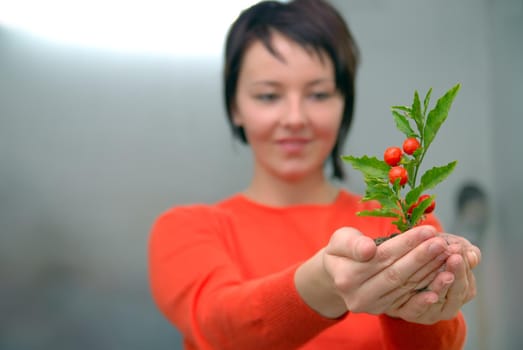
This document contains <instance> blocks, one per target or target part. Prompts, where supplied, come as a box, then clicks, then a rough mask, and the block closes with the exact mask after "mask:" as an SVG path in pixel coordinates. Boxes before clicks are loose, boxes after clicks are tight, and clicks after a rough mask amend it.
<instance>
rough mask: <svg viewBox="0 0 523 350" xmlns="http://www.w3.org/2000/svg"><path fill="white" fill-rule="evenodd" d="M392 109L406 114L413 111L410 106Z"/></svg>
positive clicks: (393, 107)
mask: <svg viewBox="0 0 523 350" xmlns="http://www.w3.org/2000/svg"><path fill="white" fill-rule="evenodd" d="M391 108H392V109H397V110H398V111H403V112H406V113H409V114H410V112H411V111H412V109H411V108H410V107H409V106H392V107H391Z"/></svg>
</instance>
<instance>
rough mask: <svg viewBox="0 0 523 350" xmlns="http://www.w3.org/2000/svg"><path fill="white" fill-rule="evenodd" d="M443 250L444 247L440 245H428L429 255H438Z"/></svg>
mask: <svg viewBox="0 0 523 350" xmlns="http://www.w3.org/2000/svg"><path fill="white" fill-rule="evenodd" d="M444 250H445V247H443V246H442V245H441V244H438V243H431V244H430V245H429V253H431V254H440V253H442V252H443V251H444Z"/></svg>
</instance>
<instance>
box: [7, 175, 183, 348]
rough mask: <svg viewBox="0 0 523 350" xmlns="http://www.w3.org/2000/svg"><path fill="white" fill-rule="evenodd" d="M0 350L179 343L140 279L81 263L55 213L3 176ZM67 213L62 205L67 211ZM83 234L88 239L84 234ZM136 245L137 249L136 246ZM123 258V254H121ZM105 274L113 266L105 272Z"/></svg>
mask: <svg viewBox="0 0 523 350" xmlns="http://www.w3.org/2000/svg"><path fill="white" fill-rule="evenodd" d="M1 175H2V182H1V187H0V222H1V223H2V233H1V235H0V281H2V283H1V284H0V349H2V350H20V349H32V350H44V349H45V350H47V349H53V350H69V349H75V350H83V349H85V350H92V349H107V350H112V349H136V350H142V349H173V348H176V345H177V344H180V339H179V338H178V335H177V333H176V332H175V331H173V329H172V328H171V327H170V326H169V325H167V324H166V322H165V320H164V319H163V318H162V317H161V316H160V315H159V314H158V313H157V311H156V309H155V308H154V306H153V305H152V302H151V299H150V296H149V290H148V286H147V281H146V276H145V275H142V276H139V277H138V278H134V279H127V278H124V277H121V276H119V273H118V272H117V271H116V273H114V272H115V271H112V274H107V273H106V272H107V271H96V270H93V269H90V268H89V267H90V266H93V265H96V264H93V263H88V262H87V261H85V259H86V257H87V256H89V254H86V252H85V249H88V248H86V247H83V246H82V244H81V241H79V240H75V238H74V237H75V236H76V234H70V233H71V230H77V231H82V230H83V228H81V227H76V228H74V227H68V226H67V225H66V224H64V223H65V222H66V220H64V221H60V220H61V215H59V213H57V212H53V211H52V209H51V208H53V207H56V206H55V205H50V204H51V203H49V202H47V201H45V200H43V198H41V197H39V196H38V193H39V191H38V189H37V188H35V187H34V186H32V185H31V182H29V181H27V182H25V181H24V179H23V177H22V176H20V175H17V177H10V178H9V177H7V176H6V171H5V168H4V171H2V172H1ZM65 205H67V204H65ZM83 234H89V233H88V232H85V230H84V232H83ZM139 244H141V242H139ZM122 254H125V252H122ZM107 268H108V269H109V270H111V269H112V267H111V266H107Z"/></svg>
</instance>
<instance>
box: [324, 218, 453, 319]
mask: <svg viewBox="0 0 523 350" xmlns="http://www.w3.org/2000/svg"><path fill="white" fill-rule="evenodd" d="M436 233H437V232H436V230H435V228H434V227H432V226H419V227H416V228H413V229H411V230H409V231H406V232H404V233H402V234H401V235H399V236H397V237H395V238H394V239H391V240H388V241H386V242H384V243H382V244H381V245H380V246H378V247H377V246H376V245H375V243H374V241H373V240H372V239H371V238H369V237H366V236H363V235H362V234H361V233H360V232H359V231H357V230H356V229H353V228H341V229H339V230H337V231H336V232H335V233H334V234H333V235H332V237H331V240H330V242H329V244H328V245H327V247H326V248H325V249H324V251H323V266H324V269H325V271H326V273H327V274H328V275H329V277H330V279H331V281H332V286H333V288H334V290H335V292H336V294H337V295H338V296H339V298H341V299H342V300H343V303H344V305H345V307H346V310H348V311H351V312H364V313H370V314H382V313H387V312H389V310H392V309H397V308H398V306H399V305H400V304H403V303H405V302H406V301H407V300H408V299H409V298H410V297H412V296H413V295H415V294H416V293H418V291H419V290H422V289H424V288H425V287H427V286H428V285H429V284H430V283H431V282H432V281H433V280H434V278H435V277H436V275H437V274H438V273H439V272H440V270H441V269H442V268H443V266H444V264H445V261H446V260H447V258H448V257H449V255H450V253H449V252H448V251H447V242H446V241H445V240H444V239H443V238H441V237H437V236H436Z"/></svg>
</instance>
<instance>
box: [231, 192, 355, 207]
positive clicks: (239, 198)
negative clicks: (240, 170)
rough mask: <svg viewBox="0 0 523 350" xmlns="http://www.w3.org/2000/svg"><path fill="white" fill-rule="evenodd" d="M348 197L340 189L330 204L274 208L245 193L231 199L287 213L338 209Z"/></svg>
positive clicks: (304, 204) (251, 205)
mask: <svg viewBox="0 0 523 350" xmlns="http://www.w3.org/2000/svg"><path fill="white" fill-rule="evenodd" d="M347 196H348V194H347V192H346V191H345V190H343V189H339V190H338V194H337V195H336V197H335V198H334V200H333V201H332V202H330V203H322V204H315V203H303V204H292V205H286V206H273V205H268V204H263V203H260V202H257V201H255V200H252V199H250V198H249V197H247V196H245V195H244V194H243V193H237V194H235V195H234V196H233V197H232V198H231V200H233V201H238V202H241V203H243V204H246V205H248V206H250V207H253V208H258V209H262V210H266V211H272V212H285V211H294V210H308V209H332V208H333V207H336V206H337V205H338V204H339V203H340V202H342V201H343V199H344V198H346V197H347Z"/></svg>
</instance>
